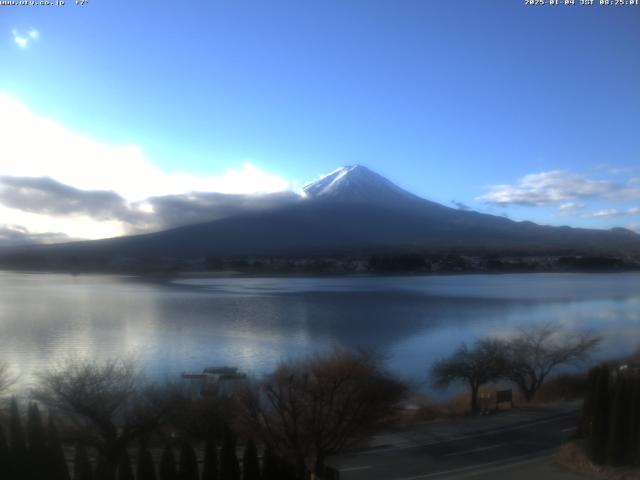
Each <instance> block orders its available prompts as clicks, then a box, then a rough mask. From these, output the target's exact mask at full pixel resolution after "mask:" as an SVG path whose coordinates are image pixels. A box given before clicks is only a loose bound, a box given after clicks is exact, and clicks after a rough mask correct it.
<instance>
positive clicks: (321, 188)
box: [303, 165, 416, 203]
mask: <svg viewBox="0 0 640 480" xmlns="http://www.w3.org/2000/svg"><path fill="white" fill-rule="evenodd" d="M303 191H304V195H305V197H307V198H311V199H327V200H338V201H343V202H352V203H389V202H397V201H406V200H412V201H415V200H416V196H415V195H413V194H411V193H409V192H407V191H406V190H403V189H401V188H400V187H398V186H397V185H394V184H393V183H391V182H390V181H389V180H387V179H386V178H384V177H383V176H382V175H379V174H377V173H375V172H373V171H371V170H369V169H368V168H367V167H363V166H362V165H349V166H346V167H341V168H338V169H337V170H334V171H333V172H331V173H330V174H328V175H325V176H324V177H322V178H320V179H319V180H316V181H314V182H311V183H309V184H307V185H305V186H304V188H303Z"/></svg>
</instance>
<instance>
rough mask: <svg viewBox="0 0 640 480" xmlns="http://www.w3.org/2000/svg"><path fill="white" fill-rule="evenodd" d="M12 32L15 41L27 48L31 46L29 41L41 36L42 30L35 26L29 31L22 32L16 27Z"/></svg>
mask: <svg viewBox="0 0 640 480" xmlns="http://www.w3.org/2000/svg"><path fill="white" fill-rule="evenodd" d="M11 33H12V35H13V41H14V42H16V45H18V46H19V47H20V48H27V47H28V46H29V43H31V42H32V41H36V40H38V39H39V38H40V32H38V30H35V29H33V28H32V29H31V30H29V31H27V32H26V33H25V34H21V33H20V32H19V31H18V30H17V29H15V28H14V29H13V30H12V31H11Z"/></svg>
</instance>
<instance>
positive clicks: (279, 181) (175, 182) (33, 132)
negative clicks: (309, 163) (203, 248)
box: [0, 93, 292, 202]
mask: <svg viewBox="0 0 640 480" xmlns="http://www.w3.org/2000/svg"><path fill="white" fill-rule="evenodd" d="M0 132H1V133H0V135H1V136H2V142H1V143H0V154H1V155H2V158H3V159H6V161H4V162H3V165H2V166H0V175H9V176H17V177H50V178H53V179H55V180H57V181H58V182H61V183H64V184H66V185H72V186H74V187H75V188H79V189H83V190H106V191H113V192H115V193H117V194H118V195H120V196H122V197H123V198H124V199H126V200H127V201H129V202H133V201H140V200H144V199H146V198H149V197H152V196H159V195H179V194H184V193H188V192H194V191H200V192H219V193H242V194H250V193H272V192H277V191H285V190H289V189H291V188H292V184H291V182H289V181H288V180H287V179H284V178H282V177H279V176H276V175H272V174H269V173H267V172H265V171H263V170H261V169H259V168H258V167H256V166H254V165H253V164H251V163H250V162H244V163H242V165H241V166H240V168H227V169H225V171H224V172H223V173H222V174H221V175H217V176H196V175H192V174H189V173H186V172H171V173H169V172H165V171H163V170H162V169H160V168H158V167H156V166H155V165H154V164H153V163H152V162H151V161H150V160H149V159H148V158H147V157H146V155H145V153H144V151H143V150H142V148H141V147H139V146H137V145H112V144H109V143H105V142H101V141H99V140H95V139H93V138H90V137H88V136H86V135H83V134H80V133H77V132H74V131H71V130H70V129H68V128H66V127H64V126H63V125H61V124H59V123H57V122H55V121H53V120H51V119H48V118H44V117H42V116H39V115H37V114H35V113H33V112H32V111H31V110H29V109H28V108H27V107H26V106H25V105H23V104H22V103H20V102H19V101H17V100H15V99H13V98H11V97H10V96H8V95H3V94H1V93H0ZM34 139H37V141H34Z"/></svg>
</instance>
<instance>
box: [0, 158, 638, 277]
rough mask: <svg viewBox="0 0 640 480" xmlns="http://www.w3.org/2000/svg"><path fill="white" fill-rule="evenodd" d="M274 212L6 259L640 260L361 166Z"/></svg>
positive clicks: (623, 246) (621, 247)
mask: <svg viewBox="0 0 640 480" xmlns="http://www.w3.org/2000/svg"><path fill="white" fill-rule="evenodd" d="M303 191H304V195H303V198H301V199H300V200H298V201H293V202H291V203H287V204H285V205H280V206H278V207H276V208H272V209H268V210H262V211H257V212H250V213H242V214H239V215H235V216H231V217H227V218H223V219H219V220H215V221H212V222H207V223H201V224H197V225H188V226H184V227H179V228H175V229H172V230H167V231H162V232H158V233H152V234H146V235H138V236H130V237H119V238H113V239H107V240H97V241H90V242H76V243H69V244H59V245H47V246H33V247H30V248H22V249H13V250H12V251H10V252H7V251H6V252H5V254H4V255H0V261H2V258H1V257H4V259H5V263H6V260H7V259H11V258H15V257H16V256H20V255H22V256H23V257H29V256H31V257H32V261H33V262H34V263H36V264H37V263H38V262H44V263H46V264H47V265H60V266H64V265H66V264H69V263H70V262H71V263H73V262H76V263H78V264H80V265H86V264H95V265H105V264H110V263H113V262H117V261H122V260H123V259H129V260H131V259H134V260H135V259H146V260H147V261H148V260H152V259H154V258H157V259H180V260H189V259H198V258H203V257H225V256H270V255H273V256H310V255H319V254H360V255H362V254H372V253H389V252H391V253H403V252H424V253H427V252H450V251H455V252H461V253H467V254H485V253H501V254H507V253H509V254H520V255H522V254H566V253H569V252H570V253H589V254H592V253H598V254H600V253H605V254H614V255H626V254H640V236H639V235H637V234H635V233H633V232H630V231H628V230H625V229H614V230H589V229H577V228H569V227H548V226H540V225H536V224H534V223H531V222H514V221H512V220H509V219H506V218H503V217H497V216H493V215H487V214H481V213H477V212H473V211H461V210H456V209H452V208H449V207H445V206H443V205H440V204H437V203H434V202H430V201H428V200H425V199H422V198H419V197H417V196H415V195H413V194H411V193H409V192H406V191H405V190H402V189H401V188H399V187H397V186H396V185H394V184H393V183H391V182H390V181H388V180H387V179H385V178H384V177H382V176H380V175H378V174H376V173H374V172H372V171H371V170H369V169H367V168H365V167H361V166H352V167H343V168H341V169H339V170H336V171H335V172H332V173H331V174H329V175H328V176H326V177H323V178H321V179H320V180H318V181H316V182H312V183H311V184H309V185H307V186H305V187H304V189H303Z"/></svg>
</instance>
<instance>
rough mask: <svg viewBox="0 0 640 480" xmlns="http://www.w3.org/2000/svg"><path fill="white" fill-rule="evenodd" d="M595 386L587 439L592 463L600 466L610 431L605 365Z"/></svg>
mask: <svg viewBox="0 0 640 480" xmlns="http://www.w3.org/2000/svg"><path fill="white" fill-rule="evenodd" d="M595 385H596V388H595V396H594V399H593V419H592V421H591V435H590V436H589V439H588V440H589V441H588V452H589V457H590V458H591V461H592V462H594V463H596V464H600V465H602V464H604V463H605V461H606V455H607V443H608V438H609V429H610V426H609V415H610V398H609V397H610V386H609V367H608V366H607V365H603V366H601V367H600V368H599V372H598V375H597V378H596V384H595Z"/></svg>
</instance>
